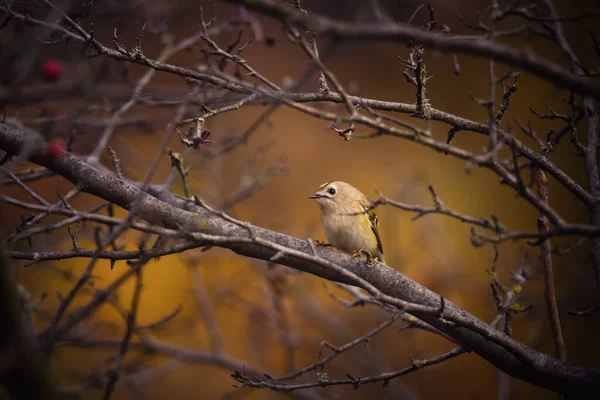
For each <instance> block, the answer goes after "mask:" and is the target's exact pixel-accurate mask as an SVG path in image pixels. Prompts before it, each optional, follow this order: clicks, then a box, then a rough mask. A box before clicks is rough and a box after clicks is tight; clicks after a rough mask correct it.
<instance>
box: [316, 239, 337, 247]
mask: <svg viewBox="0 0 600 400" xmlns="http://www.w3.org/2000/svg"><path fill="white" fill-rule="evenodd" d="M314 244H315V246H318V247H333V245H332V244H331V243H327V242H321V241H320V240H315V241H314Z"/></svg>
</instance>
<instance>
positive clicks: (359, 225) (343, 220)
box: [322, 215, 377, 254]
mask: <svg viewBox="0 0 600 400" xmlns="http://www.w3.org/2000/svg"><path fill="white" fill-rule="evenodd" d="M322 223H323V230H324V231H325V236H326V237H327V240H328V241H329V243H331V244H332V245H333V246H335V248H337V249H338V250H341V251H343V252H346V253H353V252H355V251H358V250H361V249H365V250H368V251H370V252H372V253H373V254H376V253H377V239H376V238H375V235H374V234H373V232H372V230H371V227H370V225H369V222H368V220H367V219H366V218H365V217H364V216H362V215H357V216H346V215H344V216H336V215H334V216H328V217H324V218H322Z"/></svg>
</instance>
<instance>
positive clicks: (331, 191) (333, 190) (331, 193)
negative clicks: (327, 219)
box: [328, 188, 335, 196]
mask: <svg viewBox="0 0 600 400" xmlns="http://www.w3.org/2000/svg"><path fill="white" fill-rule="evenodd" d="M328 192H329V194H330V195H332V196H333V195H334V194H335V189H334V188H331V189H329V190H328Z"/></svg>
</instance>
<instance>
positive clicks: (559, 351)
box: [534, 166, 567, 361]
mask: <svg viewBox="0 0 600 400" xmlns="http://www.w3.org/2000/svg"><path fill="white" fill-rule="evenodd" d="M534 171H535V172H534V174H535V183H536V187H537V192H538V195H539V196H540V199H541V200H542V201H543V202H544V203H546V204H548V178H547V177H546V173H545V172H544V171H542V169H541V168H540V167H538V166H536V167H535V170H534ZM537 225H538V231H539V232H540V233H541V234H543V233H545V232H546V231H547V230H548V229H549V227H550V222H549V221H548V218H547V217H546V216H545V215H543V214H540V217H539V218H538V222H537ZM540 259H541V262H542V265H543V267H544V298H545V300H546V306H547V307H548V316H549V317H550V326H551V328H552V336H553V338H554V347H555V349H556V355H557V356H558V358H559V359H560V360H561V361H566V359H567V349H566V347H565V340H564V338H563V334H562V329H561V326H560V317H559V314H558V306H557V304H556V292H555V290H554V275H553V272H552V246H551V245H550V239H544V240H543V241H542V244H541V247H540Z"/></svg>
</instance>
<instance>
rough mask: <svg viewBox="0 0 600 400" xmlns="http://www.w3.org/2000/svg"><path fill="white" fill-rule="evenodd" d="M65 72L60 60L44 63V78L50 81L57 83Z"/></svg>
mask: <svg viewBox="0 0 600 400" xmlns="http://www.w3.org/2000/svg"><path fill="white" fill-rule="evenodd" d="M62 72H63V66H62V62H60V61H59V60H47V61H46V62H45V63H44V78H46V79H47V80H49V81H56V80H58V79H59V78H60V76H61V75H62Z"/></svg>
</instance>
